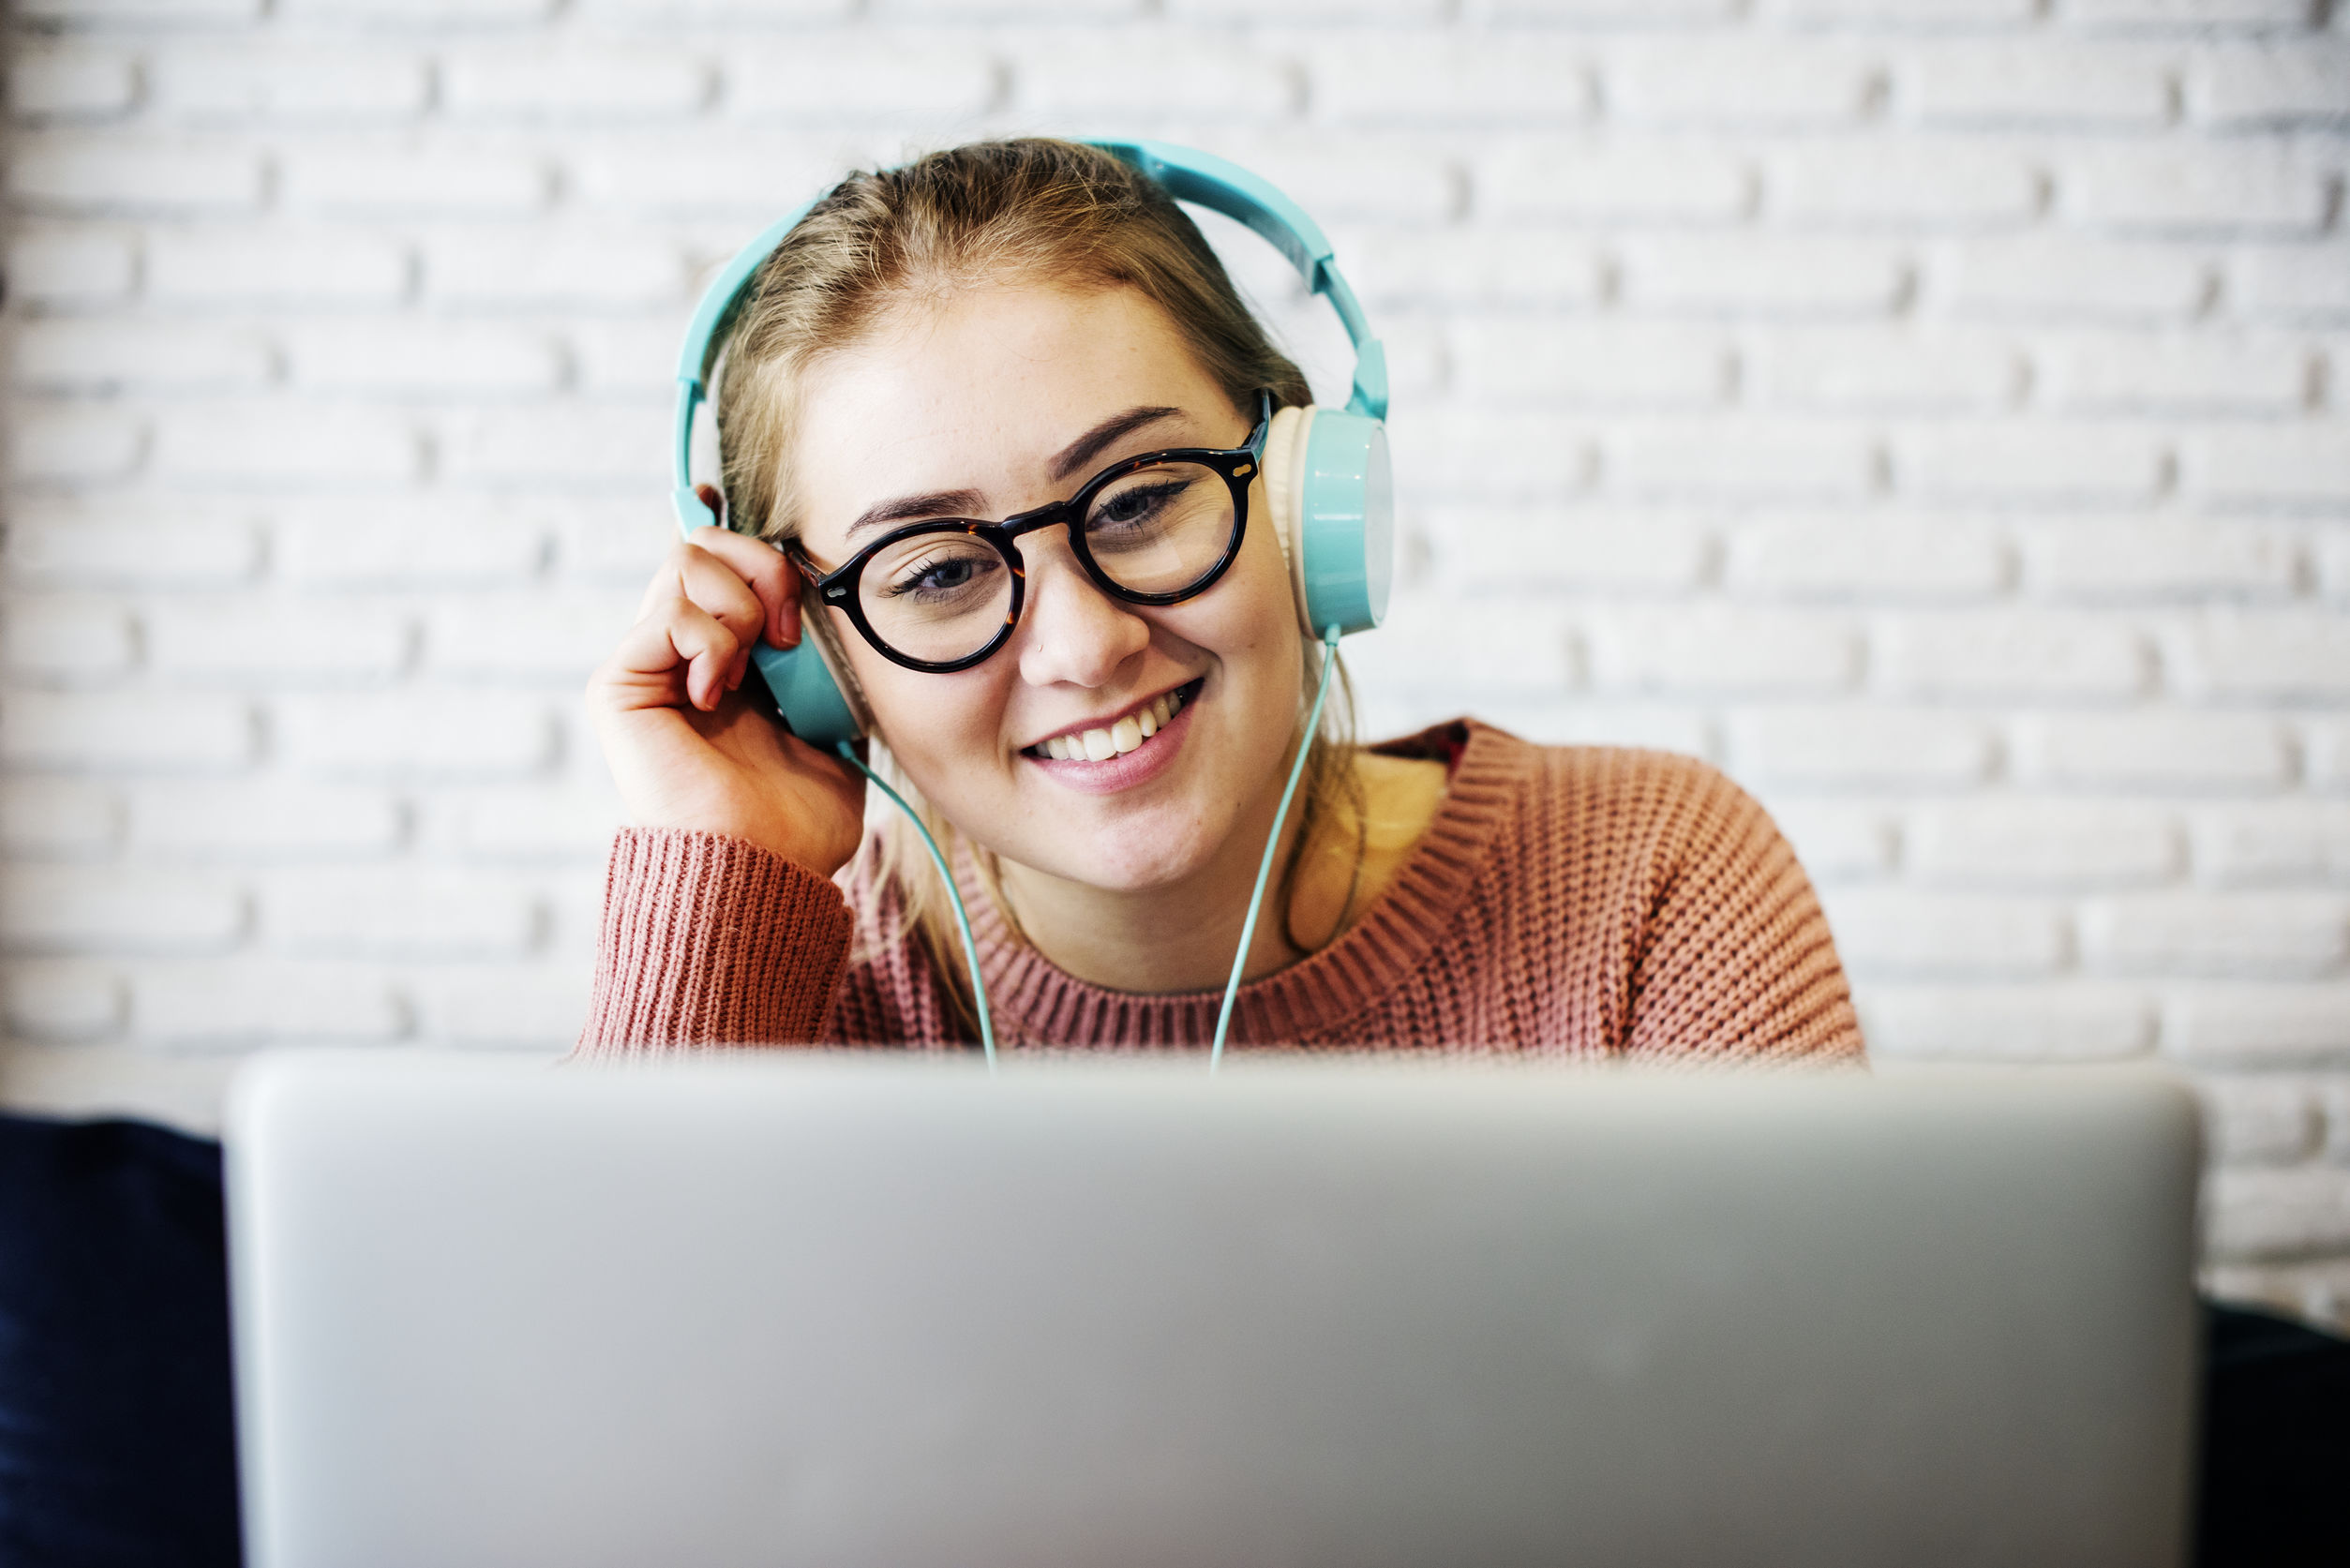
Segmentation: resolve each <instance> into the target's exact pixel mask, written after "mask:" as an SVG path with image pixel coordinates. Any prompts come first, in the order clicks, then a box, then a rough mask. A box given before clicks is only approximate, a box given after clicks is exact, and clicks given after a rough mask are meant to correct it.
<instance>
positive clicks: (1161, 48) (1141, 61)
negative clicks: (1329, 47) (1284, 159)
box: [1010, 29, 1313, 211]
mask: <svg viewBox="0 0 2350 1568" xmlns="http://www.w3.org/2000/svg"><path fill="white" fill-rule="evenodd" d="M1010 76H1011V99H1012V102H1013V103H1014V104H1015V105H1017V106H1018V107H1019V109H1021V110H1022V111H1024V112H1027V113H1030V114H1042V115H1047V116H1052V117H1055V118H1059V119H1073V120H1078V121H1085V120H1089V119H1094V118H1098V117H1100V116H1102V115H1116V116H1118V117H1119V118H1120V119H1122V120H1130V119H1133V118H1135V117H1136V116H1138V115H1139V116H1145V117H1146V116H1149V115H1152V114H1154V113H1157V114H1166V113H1170V112H1172V113H1174V114H1176V115H1183V116H1190V115H1200V116H1207V117H1210V118H1213V119H1216V120H1220V121H1225V122H1229V121H1231V120H1233V119H1241V120H1266V119H1281V118H1286V117H1288V116H1290V115H1291V114H1292V113H1294V112H1295V111H1296V110H1297V109H1298V108H1299V107H1301V102H1300V98H1301V94H1300V88H1299V83H1298V82H1297V80H1296V77H1295V73H1294V72H1293V71H1292V70H1291V68H1290V67H1289V66H1288V65H1287V64H1286V63H1285V62H1283V61H1281V60H1280V59H1279V58H1277V57H1273V56H1271V55H1268V54H1267V53H1265V52H1262V51H1259V50H1253V49H1243V50H1235V49H1233V48H1231V47H1229V45H1227V44H1226V43H1224V42H1223V41H1222V40H1220V39H1215V38H1205V37H1189V36H1186V35H1185V34H1183V33H1172V32H1171V33H1161V32H1159V31H1157V30H1156V29H1147V30H1139V29H1138V30H1121V31H1119V32H1117V33H1113V34H1102V35H1089V34H1083V33H1074V34H1072V33H1067V32H1061V33H1057V34H1056V35H1055V37H1053V39H1052V41H1051V43H1050V44H1049V45H1048V46H1046V47H1040V48H1036V49H1028V50H1023V49H1014V50H1012V51H1011V52H1010ZM1275 183H1276V184H1279V183H1280V182H1279V181H1278V180H1277V181H1276V182H1275ZM1308 210H1309V211H1311V210H1313V209H1312V207H1311V204H1310V203H1309V204H1308Z"/></svg>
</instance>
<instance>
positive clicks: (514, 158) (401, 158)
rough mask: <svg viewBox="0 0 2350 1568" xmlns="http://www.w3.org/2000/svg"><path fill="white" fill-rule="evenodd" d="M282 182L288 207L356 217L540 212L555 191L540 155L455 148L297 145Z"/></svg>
mask: <svg viewBox="0 0 2350 1568" xmlns="http://www.w3.org/2000/svg"><path fill="white" fill-rule="evenodd" d="M278 179H279V185H280V188H281V189H282V191H283V192H284V200H285V202H286V204H287V206H288V207H289V208H291V209H292V210H294V211H296V212H303V213H319V214H328V215H335V216H352V217H362V216H373V215H395V214H397V215H403V216H405V215H410V214H416V215H441V214H462V215H464V216H467V217H519V216H522V215H525V214H531V213H536V212H538V211H540V210H541V209H542V208H544V207H545V206H546V202H547V198H548V195H549V193H550V190H551V188H552V186H551V181H550V179H549V175H548V171H547V169H546V165H545V164H544V163H543V162H542V161H541V159H540V158H539V157H538V156H537V155H536V154H535V153H531V152H527V151H522V150H519V149H515V148H508V147H502V146H501V147H492V146H481V145H467V144H464V143H459V142H432V143H428V144H426V145H422V146H413V145H407V144H378V143H373V142H315V143H306V142H297V143H296V144H294V145H292V146H291V147H289V148H287V149H286V151H285V152H284V153H283V154H282V155H281V156H280V162H279V170H278Z"/></svg>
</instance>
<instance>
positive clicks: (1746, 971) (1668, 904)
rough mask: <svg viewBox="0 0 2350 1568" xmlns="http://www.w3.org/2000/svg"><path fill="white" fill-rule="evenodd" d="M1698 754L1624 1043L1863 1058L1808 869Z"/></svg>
mask: <svg viewBox="0 0 2350 1568" xmlns="http://www.w3.org/2000/svg"><path fill="white" fill-rule="evenodd" d="M1699 768H1700V770H1701V772H1702V775H1703V777H1702V778H1701V780H1699V782H1698V784H1697V787H1696V788H1695V789H1693V790H1692V791H1691V792H1690V794H1689V795H1688V796H1687V797H1686V798H1685V799H1684V801H1683V802H1682V803H1681V804H1682V809H1681V810H1680V811H1678V812H1676V813H1675V814H1674V821H1673V823H1672V826H1671V831H1670V832H1669V833H1668V834H1666V835H1664V836H1663V837H1662V838H1661V839H1660V841H1659V843H1658V845H1657V858H1656V860H1655V861H1654V864H1653V867H1652V877H1653V880H1652V883H1651V893H1652V902H1651V903H1650V911H1649V918H1648V920H1647V922H1646V925H1645V927H1644V929H1643V931H1642V932H1641V934H1640V937H1639V947H1638V949H1637V951H1636V953H1635V955H1634V961H1633V970H1632V998H1631V1001H1632V1007H1631V1017H1630V1020H1629V1023H1630V1028H1629V1030H1628V1033H1627V1038H1626V1040H1625V1053H1626V1054H1627V1055H1628V1056H1631V1057H1633V1058H1636V1059H1637V1058H1642V1057H1647V1058H1662V1057H1671V1058H1676V1059H1680V1060H1687V1059H1690V1058H1692V1057H1719V1056H1739V1057H1757V1056H1762V1057H1774V1058H1786V1057H1796V1056H1804V1057H1818V1058H1821V1059H1827V1058H1837V1057H1841V1058H1845V1059H1848V1060H1858V1059H1859V1058H1860V1057H1861V1055H1862V1050H1863V1047H1862V1040H1861V1025H1860V1020H1859V1018H1858V1017H1857V1016H1856V1015H1855V1014H1854V1012H1853V1010H1852V995H1851V988H1850V986H1849V984H1848V983H1847V982H1846V979H1845V976H1844V966H1843V964H1842V963H1839V962H1838V961H1837V958H1836V948H1835V942H1834V938H1833V937H1831V936H1830V934H1829V931H1828V919H1827V917H1826V916H1825V915H1824V914H1822V913H1821V912H1820V908H1819V899H1818V897H1817V896H1815V895H1814V893H1813V891H1812V886H1811V880H1810V878H1808V877H1806V876H1805V875H1804V868H1803V866H1802V865H1801V864H1800V863H1798V862H1797V860H1796V859H1795V851H1794V850H1793V849H1792V848H1791V847H1790V846H1789V844H1788V842H1787V840H1786V839H1785V838H1784V837H1783V836H1782V835H1781V834H1780V832H1779V829H1778V826H1777V825H1776V824H1775V823H1774V822H1773V821H1772V820H1771V817H1770V815H1769V814H1768V813H1766V812H1764V811H1763V809H1762V807H1761V806H1759V804H1757V803H1756V802H1755V800H1754V799H1753V798H1752V797H1750V796H1748V795H1747V794H1746V793H1745V792H1744V790H1742V789H1740V788H1739V787H1738V786H1737V785H1736V784H1732V783H1730V781H1729V779H1727V778H1725V777H1723V776H1722V775H1721V774H1720V773H1717V772H1715V771H1714V769H1710V768H1701V765H1699Z"/></svg>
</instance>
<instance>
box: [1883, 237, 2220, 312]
mask: <svg viewBox="0 0 2350 1568" xmlns="http://www.w3.org/2000/svg"><path fill="white" fill-rule="evenodd" d="M2212 271H2213V263H2212V261H2211V258H2210V257H2209V255H2208V253H2206V252H2205V251H2203V250H2201V249H2198V248H2195V247H2193V246H2175V245H2149V244H2143V243H2125V242H2118V241H2111V240H2099V239H2094V238H2090V237H2088V236H2083V235H2074V234H2018V235H2013V236H2008V237H1999V238H1982V239H1969V240H1967V241H1964V242H1961V243H1958V244H1954V245H1953V246H1951V247H1949V248H1948V249H1947V250H1946V251H1944V252H1943V253H1942V254H1941V255H1940V256H1938V257H1937V258H1936V262H1935V265H1934V267H1933V269H1932V272H1931V274H1930V276H1931V277H1932V279H1933V283H1932V286H1931V288H1930V289H1929V293H1930V294H1931V295H1933V296H1935V297H1937V298H1938V300H1939V302H1940V303H1941V304H1943V305H1944V306H1947V307H1948V308H1950V309H1953V310H1955V311H1958V312H1961V313H1973V312H1982V313H1985V314H1990V315H1999V316H2024V317H2057V318H2072V319H2074V320H2081V321H2092V320H2098V321H2135V320H2145V319H2148V318H2165V319H2168V318H2184V317H2187V316H2191V315H2193V313H2194V312H2195V311H2196V310H2198V309H2199V308H2200V307H2201V306H2202V303H2203V300H2204V296H2205V295H2206V294H2207V293H2208V292H2209V291H2210V289H2211V275H2212Z"/></svg>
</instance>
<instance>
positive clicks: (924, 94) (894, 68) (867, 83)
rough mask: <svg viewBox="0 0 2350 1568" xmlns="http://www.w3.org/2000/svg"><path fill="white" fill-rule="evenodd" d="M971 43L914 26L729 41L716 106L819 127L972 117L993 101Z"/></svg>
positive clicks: (987, 70)
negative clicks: (896, 118)
mask: <svg viewBox="0 0 2350 1568" xmlns="http://www.w3.org/2000/svg"><path fill="white" fill-rule="evenodd" d="M975 42H976V40H971V39H964V38H957V37H951V36H950V37H940V36H938V35H937V34H936V33H934V32H929V31H924V30H921V29H916V30H912V31H908V32H904V33H881V34H869V33H865V32H862V31H844V32H839V33H831V34H808V35H801V36H800V37H794V38H792V39H790V40H789V41H788V42H775V43H750V44H747V45H744V44H741V43H737V44H736V45H735V46H734V47H729V48H728V49H727V51H726V54H725V56H724V58H723V60H722V61H721V69H722V70H723V71H724V73H725V86H724V89H723V97H722V101H723V104H724V107H725V108H726V112H727V113H728V114H730V115H733V116H735V117H738V118H742V119H751V120H768V119H773V120H804V121H809V122H812V123H815V124H817V125H827V126H830V125H837V124H839V123H840V122H841V120H842V119H843V118H844V117H851V118H865V119H870V118H876V117H881V116H889V115H899V114H917V115H923V116H932V115H936V116H942V117H943V116H954V115H972V114H979V113H980V112H984V111H985V110H987V109H988V108H989V107H990V106H991V105H993V104H994V103H995V97H996V94H997V90H998V88H997V79H998V75H999V70H998V67H997V66H996V63H995V57H994V55H993V54H992V53H991V52H990V51H988V50H987V49H985V48H981V47H975Z"/></svg>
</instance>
